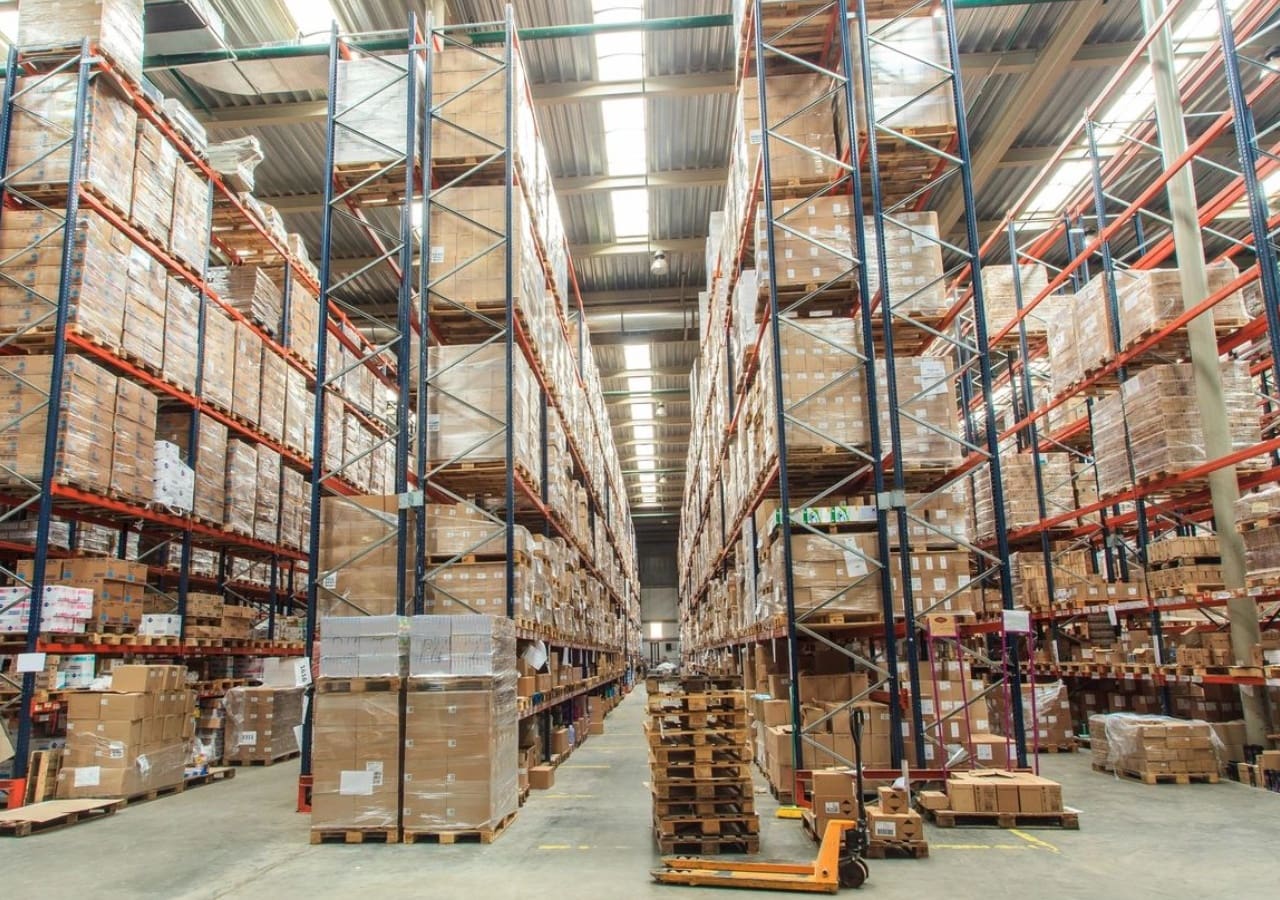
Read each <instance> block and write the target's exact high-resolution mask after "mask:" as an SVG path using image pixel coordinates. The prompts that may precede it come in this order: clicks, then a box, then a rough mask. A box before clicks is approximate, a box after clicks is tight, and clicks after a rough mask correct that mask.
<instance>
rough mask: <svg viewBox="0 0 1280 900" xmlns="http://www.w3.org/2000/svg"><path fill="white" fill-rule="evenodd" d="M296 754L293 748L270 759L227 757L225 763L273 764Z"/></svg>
mask: <svg viewBox="0 0 1280 900" xmlns="http://www.w3.org/2000/svg"><path fill="white" fill-rule="evenodd" d="M297 756H298V751H297V750H294V751H293V752H291V753H281V754H280V755H279V756H273V757H271V758H270V759H242V760H236V759H229V760H227V765H229V766H274V765H275V764H276V763H282V762H287V761H289V760H291V759H294V758H295V757H297Z"/></svg>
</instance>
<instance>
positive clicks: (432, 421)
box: [427, 413, 440, 434]
mask: <svg viewBox="0 0 1280 900" xmlns="http://www.w3.org/2000/svg"><path fill="white" fill-rule="evenodd" d="M439 430H440V414H439V413H429V414H428V415H427V431H429V432H431V433H432V434H434V433H435V432H437V431H439Z"/></svg>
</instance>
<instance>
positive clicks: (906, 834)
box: [867, 808, 924, 841]
mask: <svg viewBox="0 0 1280 900" xmlns="http://www.w3.org/2000/svg"><path fill="white" fill-rule="evenodd" d="M867 824H868V830H869V832H870V836H871V839H872V840H882V841H918V840H922V839H923V838H924V822H923V820H922V819H921V818H920V814H919V813H917V812H911V811H910V810H908V811H906V812H902V813H886V812H883V811H881V810H877V809H875V808H871V809H868V810H867Z"/></svg>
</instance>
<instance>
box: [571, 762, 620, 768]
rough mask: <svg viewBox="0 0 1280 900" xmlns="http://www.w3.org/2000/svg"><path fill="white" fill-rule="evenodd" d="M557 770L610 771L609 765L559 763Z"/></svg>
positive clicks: (610, 766)
mask: <svg viewBox="0 0 1280 900" xmlns="http://www.w3.org/2000/svg"><path fill="white" fill-rule="evenodd" d="M558 768H561V769H612V768H613V766H612V765H611V764H609V763H601V764H598V765H593V764H588V763H561V764H560V765H559V767H558Z"/></svg>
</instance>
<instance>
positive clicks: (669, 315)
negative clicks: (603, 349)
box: [587, 306, 698, 334]
mask: <svg viewBox="0 0 1280 900" xmlns="http://www.w3.org/2000/svg"><path fill="white" fill-rule="evenodd" d="M587 328H588V329H589V330H590V332H591V333H592V334H631V333H635V334H642V333H644V332H647V331H691V332H697V330H698V313H697V311H696V310H691V309H688V308H687V307H686V308H685V309H683V310H682V309H679V308H675V307H670V306H668V307H666V308H662V309H638V310H618V311H608V310H593V309H590V308H588V309H587Z"/></svg>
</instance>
